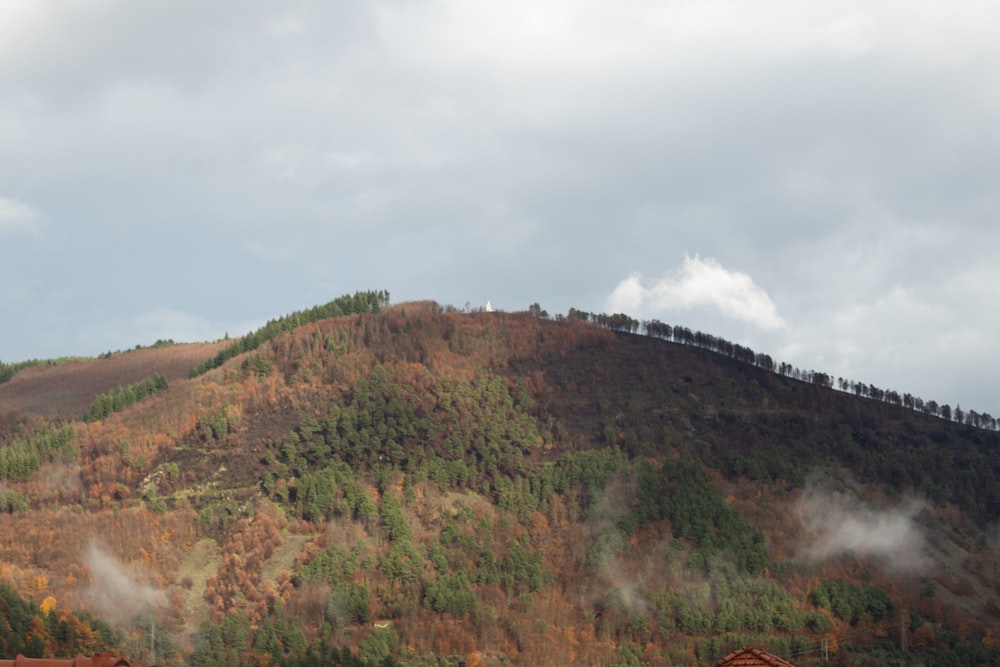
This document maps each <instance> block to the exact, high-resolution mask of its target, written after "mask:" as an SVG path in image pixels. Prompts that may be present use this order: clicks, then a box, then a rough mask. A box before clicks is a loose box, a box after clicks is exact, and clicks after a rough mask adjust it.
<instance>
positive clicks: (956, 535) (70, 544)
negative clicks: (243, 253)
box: [0, 292, 1000, 665]
mask: <svg viewBox="0 0 1000 667" xmlns="http://www.w3.org/2000/svg"><path fill="white" fill-rule="evenodd" d="M662 326H663V325H660V323H655V324H654V326H653V327H652V328H650V327H648V326H647V327H645V329H644V330H645V331H649V332H651V333H653V334H654V335H642V334H639V333H638V330H639V329H640V327H638V326H633V324H632V321H631V320H629V318H627V317H623V316H617V317H612V318H607V317H604V316H593V317H589V316H588V317H585V316H582V314H581V313H579V312H571V313H570V315H569V316H568V317H566V318H563V317H557V318H549V317H547V316H544V313H543V312H541V311H540V309H536V308H532V309H530V310H529V311H527V312H523V313H504V312H464V311H460V310H457V309H454V308H449V307H443V306H440V305H438V304H436V303H433V302H414V303H404V304H396V305H389V303H388V295H387V294H384V293H381V292H380V293H362V294H360V295H354V296H352V297H346V296H345V297H342V298H341V299H338V300H337V301H335V302H331V304H327V305H326V306H322V307H318V308H316V309H313V310H310V311H305V312H302V313H295V314H292V315H290V316H286V317H283V318H279V319H277V320H275V321H273V322H271V323H268V326H266V327H264V328H263V329H261V330H260V331H257V332H251V333H250V334H248V335H247V336H244V337H242V338H239V339H234V340H231V341H220V342H218V343H214V344H185V345H170V346H166V347H158V348H155V349H154V348H149V349H139V350H133V351H128V352H120V353H114V354H110V355H106V356H104V357H103V358H99V359H91V360H76V361H70V362H66V363H61V364H58V365H49V364H39V365H35V366H31V367H29V368H24V369H21V370H19V371H18V372H17V373H16V374H15V375H14V376H13V378H12V379H11V380H10V381H8V382H6V383H3V384H0V416H2V417H3V425H2V428H0V438H2V440H0V443H2V444H3V448H2V449H0V477H2V479H0V485H2V486H0V499H2V502H3V505H2V509H4V510H5V511H4V512H3V513H0V533H2V534H3V535H5V536H8V537H6V538H4V539H3V540H2V542H0V584H2V585H4V586H6V587H7V588H6V589H3V590H5V591H6V593H5V595H6V596H7V597H6V598H5V599H8V600H9V602H8V603H6V604H7V607H8V608H9V609H15V608H16V609H18V610H19V611H18V623H14V622H9V623H8V627H9V629H8V630H4V626H3V625H2V623H0V657H4V655H5V653H4V652H5V651H6V652H7V653H9V652H10V651H11V650H14V649H22V650H23V649H24V648H25V647H28V646H33V647H34V648H35V649H37V650H42V647H44V650H45V651H48V652H50V653H58V654H60V655H62V654H72V653H74V652H75V651H80V652H83V653H87V652H88V651H93V650H99V649H102V648H115V649H118V650H121V651H123V652H125V653H126V654H128V655H130V656H134V657H135V658H136V659H138V660H140V661H144V662H145V663H147V664H151V663H153V662H157V663H161V664H199V665H214V664H227V663H228V664H275V663H277V664H289V665H292V664H347V663H349V662H351V661H352V660H357V661H366V662H369V663H372V664H374V663H375V662H377V661H380V660H387V661H389V662H392V661H395V662H399V663H403V664H416V665H424V664H426V665H430V664H435V665H437V664H469V665H472V664H508V663H512V664H531V665H541V664H563V663H565V662H567V661H576V662H580V663H583V664H610V665H614V664H625V665H630V664H652V665H668V664H669V665H697V664H712V661H714V660H717V659H718V658H720V657H722V656H724V655H726V654H727V653H728V652H730V651H732V650H733V649H734V648H738V647H739V646H742V645H745V644H753V645H757V646H761V647H764V648H767V649H768V650H769V651H771V652H773V653H776V654H778V655H782V656H784V657H786V658H788V659H790V660H792V661H793V662H795V663H796V664H800V665H816V664H822V661H823V658H824V656H829V657H830V659H831V661H833V662H836V663H837V664H867V663H872V664H887V665H892V664H900V665H902V664H907V665H912V664H925V665H935V664H954V663H953V662H951V661H953V660H954V659H956V658H957V659H958V660H959V661H960V662H961V663H963V664H976V663H986V662H994V661H996V660H997V659H998V658H1000V652H998V647H1000V643H998V642H997V639H996V637H997V632H998V630H1000V602H998V598H997V587H998V578H997V577H998V574H997V573H998V572H1000V552H998V551H997V548H996V546H995V544H994V538H995V530H996V527H995V525H993V523H992V521H993V520H994V518H995V517H996V515H997V512H998V511H1000V463H998V461H997V460H996V457H995V456H994V452H995V451H996V448H997V446H998V445H1000V434H998V433H997V432H996V430H995V428H976V427H974V426H973V425H972V424H970V423H965V422H964V421H962V422H961V423H959V422H956V421H954V420H952V419H942V418H940V416H939V415H938V414H936V413H935V414H928V413H927V411H925V410H920V411H918V410H915V409H914V407H915V405H914V403H913V402H912V401H904V400H903V398H902V397H900V400H899V401H895V400H893V399H892V394H891V393H888V392H883V393H882V394H881V395H879V392H873V391H867V390H866V391H865V394H866V395H856V394H855V393H848V392H844V391H837V390H836V389H834V388H833V386H832V385H833V384H834V383H833V382H832V381H829V379H828V378H825V376H818V375H812V374H810V375H808V376H804V375H802V374H801V373H790V372H787V370H786V369H785V367H784V366H783V365H776V364H774V363H773V362H771V361H770V359H769V358H768V357H766V356H763V355H760V354H754V353H752V352H750V351H747V350H743V349H739V348H738V346H736V347H734V346H731V345H726V344H724V342H720V341H718V340H717V339H711V338H710V337H709V338H705V337H703V336H702V337H695V336H693V335H692V336H691V337H688V336H687V335H686V334H683V335H678V336H674V335H670V336H664V335H662V331H663V329H662ZM688 333H690V332H688ZM699 336H700V335H699ZM154 375H157V376H158V377H161V378H162V381H160V380H158V381H157V382H156V383H155V387H154V383H151V382H147V380H148V379H149V378H151V377H153V376H154ZM804 380H805V381H804ZM140 385H141V386H142V387H148V391H147V390H145V389H144V390H143V391H139V390H138V387H139V386H140ZM845 386H846V385H845ZM873 389H874V388H873ZM858 393H860V392H858ZM102 396H103V398H102ZM907 396H908V395H907ZM910 398H912V397H910ZM101 400H103V401H104V404H105V407H104V409H102V410H100V411H98V412H88V411H90V410H91V408H92V407H93V406H94V404H95V402H98V401H101ZM88 414H89V415H90V416H89V417H88ZM95 414H98V415H100V417H99V418H94V415H95ZM85 417H88V418H87V419H86V420H85ZM987 417H988V416H987ZM977 419H978V416H977ZM987 421H988V420H987ZM977 423H978V422H977ZM14 536H16V537H14ZM15 598H16V599H19V600H21V602H15ZM19 605H23V606H19ZM8 617H10V613H9V612H8ZM32 619H35V620H34V621H33V620H32ZM0 620H2V616H0ZM32 623H34V625H32ZM102 624H106V625H102ZM32 627H33V628H34V629H33V630H30V629H29V628H32ZM16 628H22V630H21V631H18V630H17V629H16ZM904 638H905V642H906V646H905V650H906V652H905V653H904V651H903V647H902V645H901V644H902V642H903V639H904ZM18 642H20V644H18ZM32 642H34V643H33V644H32ZM343 646H346V647H349V648H350V651H344V650H341V649H340V648H339V647H343ZM310 656H312V657H310ZM311 659H312V660H314V661H315V662H313V663H310V662H309V660H311Z"/></svg>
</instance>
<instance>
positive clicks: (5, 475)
mask: <svg viewBox="0 0 1000 667" xmlns="http://www.w3.org/2000/svg"><path fill="white" fill-rule="evenodd" d="M78 455H79V446H78V444H77V442H76V432H75V431H74V430H73V427H72V426H71V425H69V424H63V425H54V424H52V425H48V426H46V427H45V428H44V429H43V430H41V431H39V432H38V433H36V434H34V435H32V436H30V437H28V439H26V440H25V439H21V438H15V439H14V441H13V442H11V443H10V444H9V445H7V446H6V447H4V448H3V449H0V479H21V478H25V477H28V476H30V475H31V474H32V473H33V472H35V471H36V470H38V468H39V466H41V464H42V463H44V462H46V461H50V462H51V461H55V460H57V459H60V460H67V461H72V460H75V459H76V457H77V456H78Z"/></svg>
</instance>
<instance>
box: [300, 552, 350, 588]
mask: <svg viewBox="0 0 1000 667" xmlns="http://www.w3.org/2000/svg"><path fill="white" fill-rule="evenodd" d="M357 569H358V559H357V558H355V556H354V554H352V553H350V552H349V551H346V550H345V549H342V548H341V547H339V546H337V545H336V544H332V545H330V548H329V549H327V550H326V551H323V552H321V553H320V554H319V555H317V556H316V558H314V559H312V560H311V561H309V562H308V563H306V564H305V565H303V566H302V569H300V570H299V576H300V577H302V579H304V580H306V581H309V580H314V579H315V580H323V581H326V582H328V583H329V584H330V585H331V586H338V585H340V584H341V583H344V582H347V581H349V580H350V579H351V577H353V576H354V573H355V572H356V571H357Z"/></svg>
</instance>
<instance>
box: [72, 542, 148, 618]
mask: <svg viewBox="0 0 1000 667" xmlns="http://www.w3.org/2000/svg"><path fill="white" fill-rule="evenodd" d="M84 563H85V564H86V565H87V567H88V568H89V571H90V583H89V584H88V585H87V588H86V589H85V590H84V592H83V600H84V601H85V602H86V603H87V606H88V607H89V608H90V610H91V611H93V612H94V613H95V614H96V615H98V616H99V617H101V618H103V619H104V620H106V621H108V622H110V623H114V624H116V625H119V626H135V625H136V624H137V623H138V621H139V618H140V616H141V615H143V614H144V613H148V611H149V610H150V609H157V608H160V607H162V606H164V605H165V603H166V595H165V594H164V592H163V591H161V590H159V589H158V588H156V587H155V586H151V585H149V584H148V583H146V581H145V580H146V577H144V576H142V573H141V572H140V571H139V570H138V569H137V568H135V567H132V566H129V565H126V564H124V563H120V562H118V560H117V559H116V558H115V557H114V556H113V555H111V554H108V553H107V552H105V551H104V550H103V549H101V547H100V546H98V544H97V542H96V541H91V542H90V544H89V545H88V547H87V552H86V555H85V558H84Z"/></svg>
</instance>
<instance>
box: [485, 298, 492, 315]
mask: <svg viewBox="0 0 1000 667" xmlns="http://www.w3.org/2000/svg"><path fill="white" fill-rule="evenodd" d="M486 312H487V313H492V312H493V304H492V303H490V302H489V301H487V302H486Z"/></svg>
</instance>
